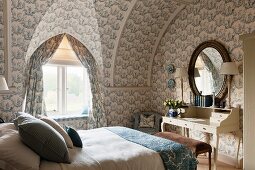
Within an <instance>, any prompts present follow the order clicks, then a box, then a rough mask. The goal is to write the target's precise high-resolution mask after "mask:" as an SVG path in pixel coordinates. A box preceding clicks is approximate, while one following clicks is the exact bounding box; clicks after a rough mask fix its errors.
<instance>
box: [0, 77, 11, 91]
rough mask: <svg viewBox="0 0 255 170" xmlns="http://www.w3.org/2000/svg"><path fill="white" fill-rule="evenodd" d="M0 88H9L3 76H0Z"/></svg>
mask: <svg viewBox="0 0 255 170" xmlns="http://www.w3.org/2000/svg"><path fill="white" fill-rule="evenodd" d="M0 90H9V88H8V86H7V83H6V80H5V78H4V76H0Z"/></svg>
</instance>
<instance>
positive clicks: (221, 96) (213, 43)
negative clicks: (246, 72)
mask: <svg viewBox="0 0 255 170" xmlns="http://www.w3.org/2000/svg"><path fill="white" fill-rule="evenodd" d="M207 47H212V48H214V49H216V50H217V51H218V52H219V53H220V55H221V57H222V60H223V62H230V61H231V59H230V56H229V54H228V51H227V49H226V48H225V47H224V46H223V45H222V44H221V43H219V42H218V41H215V40H210V41H205V42H203V43H201V44H200V45H199V46H198V47H197V48H196V49H195V50H194V52H193V54H192V56H191V59H190V62H189V69H188V74H189V85H190V88H191V90H192V92H193V94H195V95H200V93H199V91H198V89H197V86H196V83H195V78H194V68H195V63H196V60H197V57H198V55H199V54H200V52H201V51H203V49H205V48H207ZM227 93H228V91H227V76H226V75H225V76H224V79H223V84H222V86H221V88H220V91H219V92H218V93H217V94H215V102H216V103H218V102H220V101H222V100H223V99H224V98H225V96H226V95H227Z"/></svg>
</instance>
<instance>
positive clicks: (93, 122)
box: [66, 35, 107, 128]
mask: <svg viewBox="0 0 255 170" xmlns="http://www.w3.org/2000/svg"><path fill="white" fill-rule="evenodd" d="M66 36H67V39H68V40H69V42H70V45H71V46H72V48H73V50H74V52H75V54H76V55H77V57H78V59H79V60H80V61H81V63H82V65H83V66H84V67H86V68H87V71H88V75H89V80H90V87H91V92H92V113H90V114H89V122H88V127H89V128H98V127H103V126H106V125H107V123H106V117H105V113H104V108H103V99H102V95H101V89H100V85H99V79H98V68H97V64H96V61H95V59H94V58H93V56H92V54H91V53H90V52H89V51H88V49H87V48H86V47H85V46H84V45H83V44H82V43H81V42H79V41H78V40H76V39H75V38H74V37H72V36H71V35H66Z"/></svg>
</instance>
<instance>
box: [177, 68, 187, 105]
mask: <svg viewBox="0 0 255 170" xmlns="http://www.w3.org/2000/svg"><path fill="white" fill-rule="evenodd" d="M175 77H179V78H180V79H181V96H182V100H181V101H182V103H184V101H183V78H185V77H188V72H187V68H185V67H183V68H177V69H176V72H175Z"/></svg>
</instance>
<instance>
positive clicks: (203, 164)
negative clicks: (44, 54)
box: [197, 156, 241, 170]
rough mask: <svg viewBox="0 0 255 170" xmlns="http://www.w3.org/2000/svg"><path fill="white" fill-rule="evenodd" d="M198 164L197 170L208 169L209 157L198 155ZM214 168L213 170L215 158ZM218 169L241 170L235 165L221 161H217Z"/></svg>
mask: <svg viewBox="0 0 255 170" xmlns="http://www.w3.org/2000/svg"><path fill="white" fill-rule="evenodd" d="M198 162H199V164H198V166H197V170H208V158H207V157H206V156H198ZM212 170H213V160H212ZM217 170H241V169H237V168H235V167H234V166H231V165H228V164H225V163H222V162H219V161H218V163H217Z"/></svg>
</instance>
